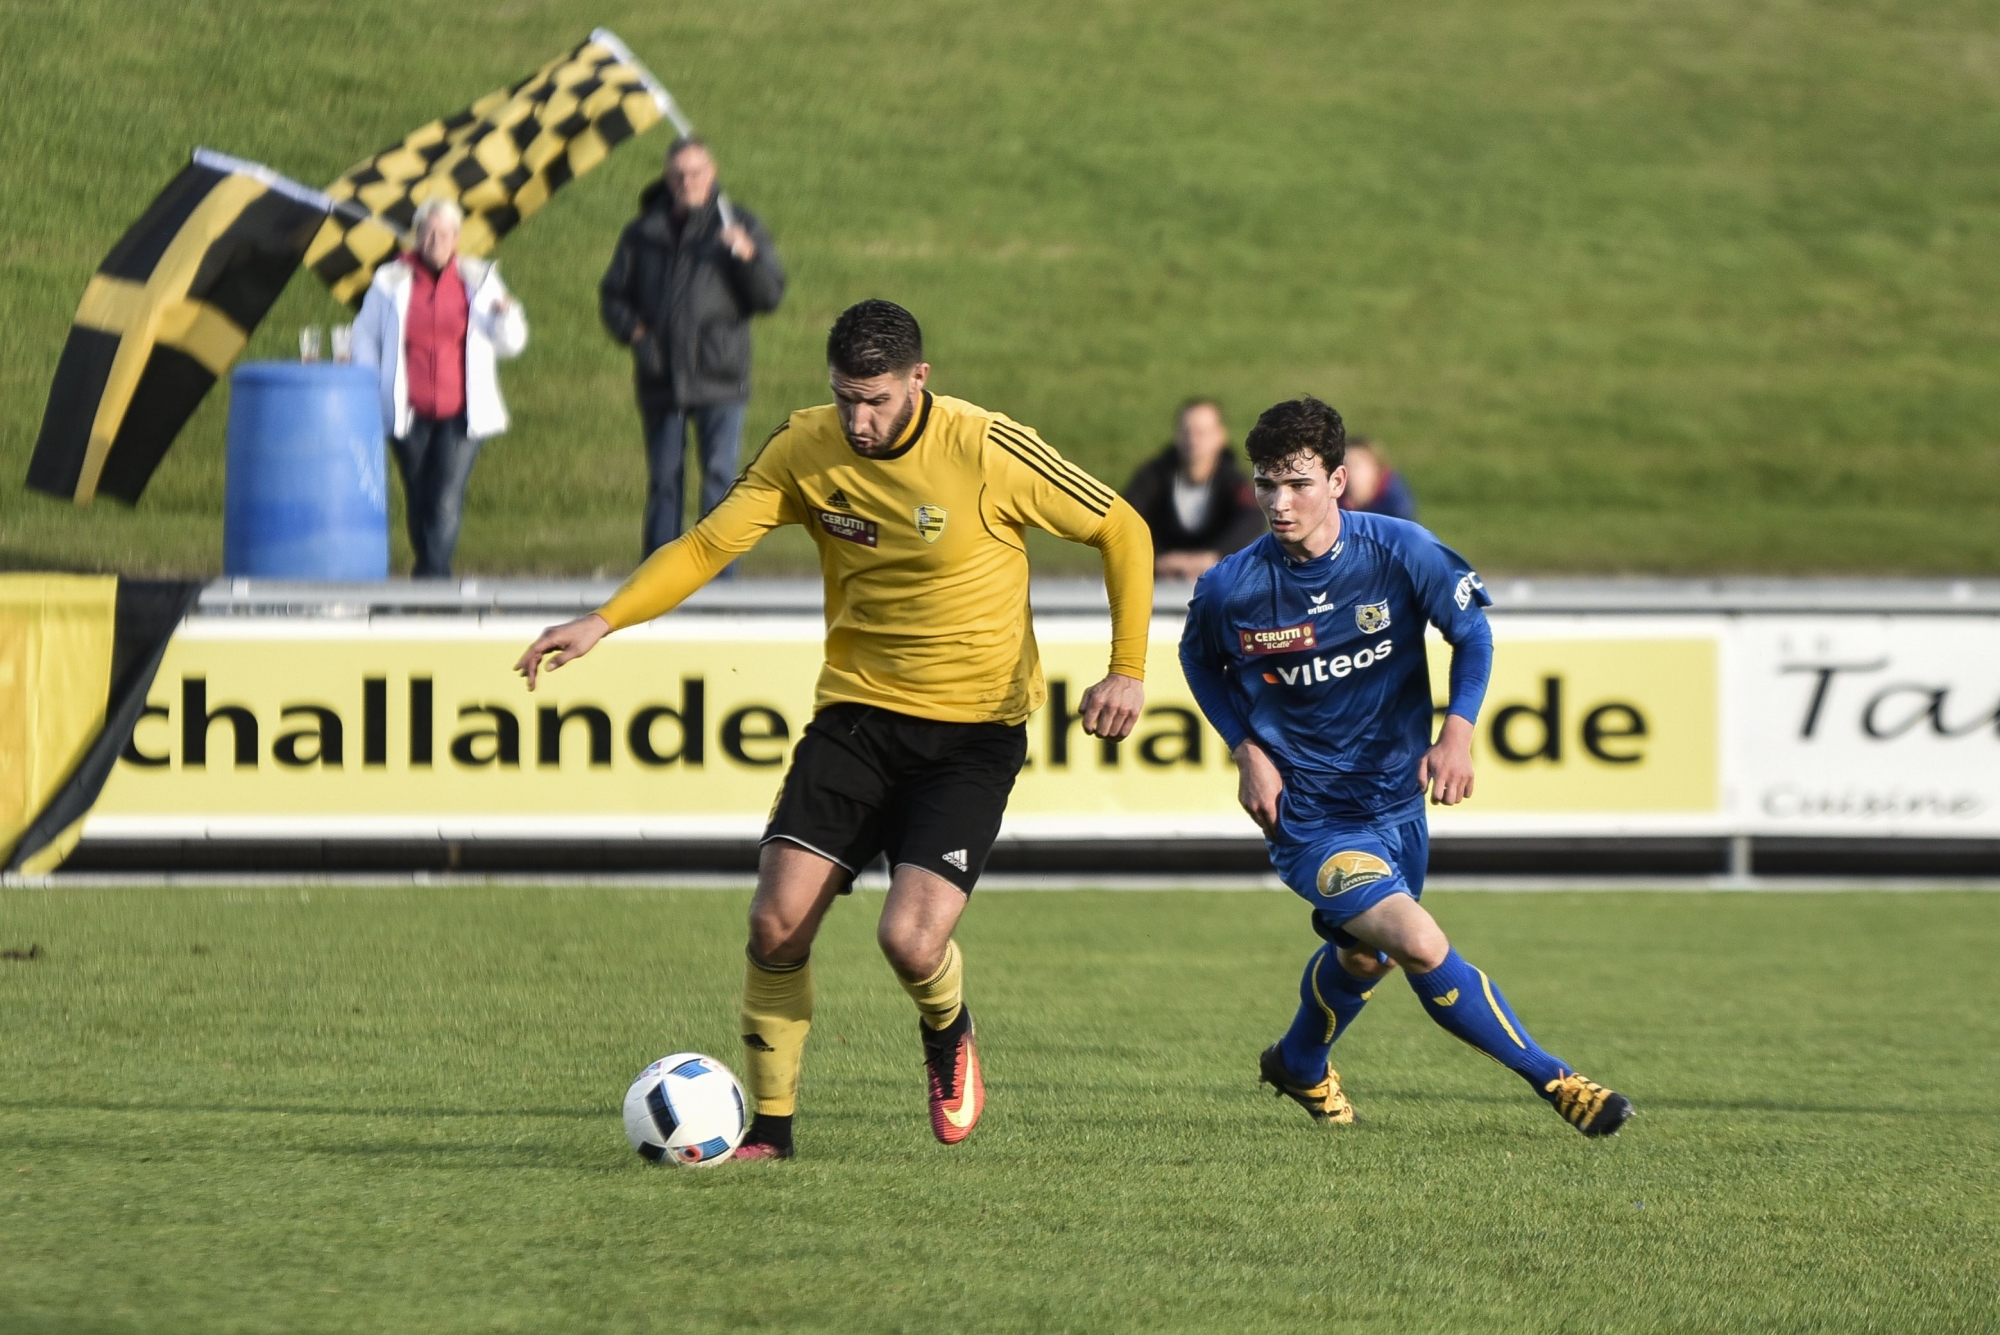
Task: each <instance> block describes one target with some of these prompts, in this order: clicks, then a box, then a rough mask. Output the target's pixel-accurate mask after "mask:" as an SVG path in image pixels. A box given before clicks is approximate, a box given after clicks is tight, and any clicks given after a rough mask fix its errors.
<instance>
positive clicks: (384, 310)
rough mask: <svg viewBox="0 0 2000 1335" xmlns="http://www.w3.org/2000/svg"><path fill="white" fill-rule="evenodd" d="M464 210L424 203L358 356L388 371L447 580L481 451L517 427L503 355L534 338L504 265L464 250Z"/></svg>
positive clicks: (404, 445) (402, 437)
mask: <svg viewBox="0 0 2000 1335" xmlns="http://www.w3.org/2000/svg"><path fill="white" fill-rule="evenodd" d="M464 221H465V218H464V215H463V214H462V213H460V212H459V209H458V206H457V205H456V204H452V203H450V202H449V201H445V200H433V201H431V202H429V203H426V204H424V205H422V206H421V207H420V208H418V209H417V213H416V217H415V219H414V225H415V227H416V233H417V248H416V249H415V250H413V251H410V252H408V253H406V254H404V255H403V256H402V257H401V258H400V259H398V260H396V261H395V262H393V263H390V264H385V265H383V266H382V267H381V268H379V269H377V270H376V271H375V281H374V282H373V283H371V284H369V287H368V295H367V297H366V298H364V299H363V300H362V303H361V314H360V315H358V316H356V317H355V321H354V360H355V362H356V363H358V364H360V365H363V366H373V367H376V368H378V370H379V371H380V385H381V400H382V429H383V432H384V434H385V435H387V436H388V437H389V440H390V447H391V449H392V451H393V452H394V454H395V456H396V466H397V470H398V471H399V472H400V473H401V474H402V475H403V499H404V502H405V510H406V512H407V518H408V521H409V529H410V546H411V548H413V549H414V550H415V552H416V556H417V560H416V569H415V570H414V571H413V572H412V573H414V574H415V575H416V576H417V577H418V578H420V579H421V578H426V577H434V578H439V579H442V578H446V577H448V576H449V575H450V574H451V557H452V552H453V551H454V550H455V549H456V548H457V546H458V529H459V524H460V522H461V521H462V519H463V518H464V514H465V487H466V483H467V482H468V481H470V480H471V477H472V465H473V463H474V462H475V461H476V460H477V459H478V458H479V447H480V445H481V444H483V443H484V442H485V441H486V440H487V438H488V437H491V436H497V435H499V434H500V433H501V432H503V431H505V430H506V429H507V405H506V403H504V402H503V401H502V400H501V398H500V375H499V369H498V365H499V362H500V361H501V359H503V358H507V357H513V356H516V355H518V354H519V353H520V351H521V349H523V348H525V347H527V346H528V317H527V315H526V314H525V313H524V312H523V311H522V309H521V303H520V302H518V301H516V300H514V298H513V297H512V296H510V295H509V294H508V292H507V285H506V284H505V283H502V282H501V281H500V273H499V269H498V267H497V266H496V265H495V264H494V263H493V262H492V261H490V260H476V259H471V258H468V257H465V256H462V255H460V254H459V253H458V231H459V227H460V225H461V224H462V223H463V222H464Z"/></svg>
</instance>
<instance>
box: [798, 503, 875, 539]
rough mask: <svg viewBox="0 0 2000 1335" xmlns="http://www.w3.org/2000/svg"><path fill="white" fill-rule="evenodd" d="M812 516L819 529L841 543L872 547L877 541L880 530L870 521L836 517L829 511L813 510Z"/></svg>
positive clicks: (858, 517)
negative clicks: (816, 519) (817, 521)
mask: <svg viewBox="0 0 2000 1335" xmlns="http://www.w3.org/2000/svg"><path fill="white" fill-rule="evenodd" d="M813 514H814V516H815V517H816V518H818V520H819V526H820V527H821V528H823V529H825V530H826V531H827V532H828V533H829V534H831V535H832V536H833V537H836V538H839V539H840V540H841V541H842V542H852V543H858V544H859V545H861V546H863V547H873V546H875V545H876V543H877V541H878V538H879V535H880V531H881V530H880V528H879V527H878V526H877V524H876V523H875V521H874V520H872V519H863V518H861V516H859V515H837V514H834V513H833V512H832V511H831V510H815V511H813Z"/></svg>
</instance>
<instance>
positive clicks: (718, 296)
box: [597, 137, 785, 555]
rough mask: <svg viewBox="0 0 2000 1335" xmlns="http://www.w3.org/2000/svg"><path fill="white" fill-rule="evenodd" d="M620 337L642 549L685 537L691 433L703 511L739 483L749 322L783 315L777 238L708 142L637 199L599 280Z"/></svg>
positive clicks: (680, 147)
mask: <svg viewBox="0 0 2000 1335" xmlns="http://www.w3.org/2000/svg"><path fill="white" fill-rule="evenodd" d="M597 292H598V309H599V312H600V314H601V315H602V316H603V318H604V327H605V328H606V329H609V330H610V331H611V336H612V337H613V338H616V339H617V340H618V341H619V342H621V343H624V344H627V345H629V346H630V347H631V349H632V370H633V379H634V381H635V383H636V386H637V389H638V395H639V420H640V423H641V425H642V426H643V427H644V428H645V432H646V468H647V471H648V472H649V473H650V474H651V477H652V485H651V487H650V488H649V489H648V491H647V493H646V520H645V531H644V550H645V552H646V554H648V555H650V554H651V553H652V552H653V551H654V550H655V549H656V548H659V547H664V546H665V545H666V544H668V543H670V542H672V541H673V540H674V539H675V538H678V537H679V536H680V535H681V529H682V526H683V525H684V524H685V523H686V515H685V513H684V511H685V505H684V503H683V501H682V498H681V486H682V480H681V479H682V474H683V472H684V471H685V469H684V465H683V459H684V458H685V456H686V452H687V429H688V427H689V426H690V425H692V426H693V427H694V430H695V435H696V437H697V439H698V440H699V441H700V445H701V512H702V513H703V514H707V513H708V512H709V511H710V510H713V509H714V508H715V507H716V504H717V503H718V502H719V501H721V500H722V494H723V493H724V492H726V491H728V490H729V484H730V483H731V482H733V481H735V480H736V456H737V454H738V452H739V451H740V450H741V448H742V442H743V407H744V404H745V403H747V402H748V401H749V398H750V317H751V316H753V315H759V314H762V313H764V312H766V311H774V310H776V309H778V303H779V301H781V300H782V299H783V298H784V295H785V270H784V267H783V266H782V265H781V264H779V262H778V249H777V247H776V246H774V245H772V244H771V237H770V235H769V233H767V232H765V230H764V225H763V224H762V223H760V222H758V221H757V218H756V216H755V215H754V214H752V213H750V212H749V211H748V210H747V209H742V208H739V207H737V206H736V205H735V204H734V203H733V202H731V201H728V200H726V199H724V198H723V194H722V191H721V190H720V189H718V188H717V185H716V179H715V159H714V158H713V157H711V156H710V155H709V151H708V145H707V144H705V143H704V142H702V141H701V140H700V139H697V138H693V137H685V138H681V139H676V140H674V142H673V143H672V144H671V145H669V146H668V148H667V162H666V168H665V170H664V172H663V173H662V176H661V179H660V180H658V181H656V182H654V183H653V184H652V185H650V186H648V187H647V188H646V191H645V193H643V194H641V195H640V196H639V216H638V217H637V218H635V219H633V220H632V221H631V222H630V223H628V224H627V225H626V227H625V231H624V232H623V233H622V234H621V235H620V236H619V238H618V249H617V251H616V252H615V253H613V255H612V257H611V267H610V268H609V269H607V270H605V273H604V278H603V281H601V282H600V283H599V284H598V287H597Z"/></svg>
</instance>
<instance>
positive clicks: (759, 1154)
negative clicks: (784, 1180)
mask: <svg viewBox="0 0 2000 1335" xmlns="http://www.w3.org/2000/svg"><path fill="white" fill-rule="evenodd" d="M731 1157H732V1158H737V1159H789V1158H791V1157H792V1119H791V1118H790V1117H773V1116H771V1115H770V1114H769V1113H758V1114H757V1115H756V1116H755V1117H753V1118H751V1119H750V1129H749V1130H748V1131H745V1132H744V1133H743V1143H742V1144H741V1145H738V1146H737V1147H736V1153H735V1154H734V1155H733V1156H731Z"/></svg>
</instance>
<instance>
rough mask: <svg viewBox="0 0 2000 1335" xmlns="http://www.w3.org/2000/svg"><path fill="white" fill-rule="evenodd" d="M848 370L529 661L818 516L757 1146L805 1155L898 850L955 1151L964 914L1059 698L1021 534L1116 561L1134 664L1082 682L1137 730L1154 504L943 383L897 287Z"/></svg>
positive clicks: (873, 307) (918, 992) (780, 861)
mask: <svg viewBox="0 0 2000 1335" xmlns="http://www.w3.org/2000/svg"><path fill="white" fill-rule="evenodd" d="M827 369H828V377H829V379H830V381H831V384H832V388H833V395H834V402H833V403H831V404H827V405H824V406H822V407H818V408H807V409H805V410H803V411H801V412H796V413H793V414H792V415H791V417H790V419H788V420H787V421H786V423H785V424H784V425H783V426H781V427H779V428H778V430H777V432H776V433H774V434H773V435H772V437H771V438H770V439H769V440H768V441H767V442H765V445H764V448H763V451H762V452H761V453H760V454H759V455H758V456H757V458H756V460H755V461H754V462H752V463H751V465H750V466H749V467H748V468H747V469H745V470H744V471H743V474H742V475H741V476H740V477H739V478H737V480H736V483H735V485H734V486H733V487H732V488H731V489H730V491H729V493H728V494H727V495H726V496H725V497H724V498H723V500H722V501H721V503H720V504H718V505H717V506H716V507H715V509H714V510H713V511H712V512H710V513H709V515H708V516H707V517H706V518H705V519H703V520H702V521H701V523H700V524H698V525H696V526H695V528H694V529H692V530H691V531H690V532H688V533H687V534H686V535H685V536H683V537H681V538H680V539H679V540H678V541H675V542H673V543H671V544H669V545H668V546H666V547H663V548H661V549H660V550H659V551H658V552H656V553H654V555H653V556H652V557H651V558H649V559H648V560H647V561H646V563H645V564H644V565H642V566H640V567H639V569H638V570H637V571H635V572H634V573H633V575H632V577H631V578H630V579H628V580H626V581H625V584H624V585H623V587H621V588H620V589H619V590H618V592H617V593H616V594H615V595H613V597H612V598H611V600H610V601H609V602H607V603H606V604H605V605H604V606H603V607H601V608H599V609H598V610H597V611H596V612H595V613H593V614H592V615H590V616H587V617H583V618H580V619H579V620H576V621H571V622H568V623H566V624H564V625H560V626H554V627H551V628H550V629H549V630H547V631H545V632H544V633H543V634H542V637H541V638H540V639H538V640H536V641H535V643H534V644H533V645H531V646H529V648H528V651H527V653H525V654H524V655H522V657H521V661H520V662H519V664H517V668H518V670H519V671H520V672H521V673H522V675H523V676H525V677H526V678H527V679H528V688H529V689H530V690H533V689H534V685H535V678H536V674H537V672H538V671H540V670H541V668H542V666H543V664H544V660H545V659H546V660H547V666H548V667H549V668H550V669H555V668H559V667H561V666H562V665H563V664H564V663H567V662H569V661H571V660H572V659H575V658H577V657H579V656H581V655H583V654H586V653H588V652H590V649H591V647H592V646H593V645H595V644H596V643H597V642H598V641H599V640H601V639H602V638H603V637H604V636H606V635H608V634H610V633H611V632H612V631H615V630H619V629H622V628H623V627H626V626H632V625H637V624H638V623H640V622H643V621H647V620H650V619H651V618H653V617H657V616H660V615H661V614H663V613H665V612H667V611H668V610H670V609H671V608H673V607H674V606H676V605H677V604H679V603H680V602H681V601H682V600H683V599H684V598H686V597H687V596H688V595H689V594H690V593H692V592H694V590H695V589H697V588H699V587H701V585H702V584H704V583H706V582H707V581H708V580H709V579H711V578H713V577H714V576H715V575H716V574H717V573H718V572H719V571H721V570H722V569H723V568H724V567H725V566H727V565H728V563H729V562H730V561H731V560H733V559H734V558H735V557H737V556H738V555H740V554H742V553H743V552H746V551H748V550H749V549H750V548H751V547H753V546H754V545H756V543H757V541H758V539H760V538H761V537H763V535H764V534H765V533H767V532H769V531H770V530H771V529H773V528H776V527H778V526H779V525H781V524H800V525H803V526H804V527H805V528H806V530H807V532H809V533H810V534H811V535H812V537H813V541H814V543H815V544H816V545H817V546H818V548H819V557H820V567H821V570H822V572H823V573H824V576H825V583H826V661H825V665H824V666H823V667H822V669H821V671H820V676H819V684H818V689H817V692H816V699H815V701H814V714H813V719H812V722H811V723H809V724H808V725H807V726H806V729H805V732H804V734H803V735H802V736H801V737H800V738H799V745H798V749H797V750H796V751H795V752H794V753H793V756H792V764H791V768H790V769H789V770H788V771H787V772H786V774H785V781H784V786H783V788H782V789H781V791H780V792H779V795H778V801H777V804H776V806H775V807H773V809H772V813H771V819H770V823H769V825H768V826H767V827H766V829H765V831H764V838H763V846H762V851H761V853H760V855H759V859H758V869H757V893H756V897H755V898H754V899H753V900H752V901H751V905H750V944H749V951H748V954H749V961H748V965H747V968H746V970H745V977H744V984H743V1045H744V1050H745V1072H746V1074H747V1075H748V1077H749V1085H750V1092H751V1094H752V1096H753V1098H754V1099H755V1102H756V1116H755V1118H754V1119H753V1120H752V1122H751V1125H750V1128H749V1130H748V1132H747V1133H746V1134H745V1137H744V1142H743V1145H742V1147H741V1148H740V1149H738V1150H737V1152H736V1153H737V1157H738V1158H751V1159H757V1158H790V1157H791V1155H792V1145H793V1140H792V1117H793V1113H794V1111H795V1108H796V1104H797V1095H798V1081H799V1065H800V1060H801V1058H802V1056H803V1054H804V1051H805V1040H806V1032H807V1029H808V1028H809V1027H810V1025H811V1022H812V1001H813V991H812V972H811V969H812V966H811V963H810V952H811V949H812V943H813V937H814V935H815V933H816V932H817V931H818V929H819V924H820V920H821V918H822V917H823V916H824V915H825V914H826V911H827V909H828V908H829V907H830V906H831V905H832V903H833V900H834V897H835V896H836V895H839V894H842V893H844V892H846V891H847V890H848V889H850V888H851V886H852V883H853V879H854V876H855V874H856V873H857V872H859V871H860V870H861V869H862V868H863V867H866V866H867V865H868V864H869V863H870V862H872V861H873V860H874V859H875V857H876V856H877V855H878V854H881V855H886V856H887V859H888V862H889V865H890V868H891V877H890V885H889V895H888V899H887V902H886V903H885V904H884V905H883V909H882V919H881V924H880V927H879V929H878V932H877V938H878V940H879V941H880V943H881V946H882V951H883V953H884V954H885V955H886V956H888V959H889V963H890V966H891V967H892V968H893V969H894V970H895V972H896V975H897V977H898V978H899V979H900V980H901V982H902V984H903V987H904V989H905V990H907V991H908V992H909V994H910V996H911V998H912V999H913V1000H914V1001H915V1002H916V1005H917V1010H918V1013H919V1026H918V1027H919V1031H920V1033H921V1035H922V1038H923V1050H924V1061H925V1065H926V1067H927V1069H928V1072H929V1079H930V1115H931V1130H932V1131H933V1133H935V1134H936V1136H937V1138H938V1139H939V1140H940V1141H942V1142H944V1143H945V1144H947V1145H952V1144H957V1143H958V1142H959V1141H962V1140H964V1139H965V1137H966V1136H967V1135H969V1134H970V1133H971V1131H972V1128H973V1125H974V1124H975V1123H976V1122H977V1121H978V1120H979V1115H980V1112H981V1110H982V1108H983V1106H984V1103H985V1086H984V1083H983V1081H982V1078H981V1075H980V1070H979V1054H978V1050H977V1048H976V1047H975V1046H974V1031H973V1024H972V1015H971V1012H969V1011H968V1010H967V1009H966V1008H965V1004H964V1001H963V999H962V992H963V988H962V983H961V979H962V975H963V964H962V955H961V953H960V950H959V947H958V943H957V942H956V941H954V940H953V939H952V931H953V929H954V928H955V927H956V925H957V923H958V919H959V915H960V914H961V913H963V912H964V911H965V905H966V901H967V898H968V897H969V896H970V894H971V892H972V888H973V885H974V884H975V883H976V882H977V881H978V879H979V873H980V871H981V870H982V869H983V867H984V866H985V862H986V856H987V853H988V852H989V851H990V849H991V848H992V845H993V840H994V837H995V836H996V835H997V834H998V833H999V831H1000V819H1001V816H1002V814H1003V813H1004V812H1005V810H1006V805H1007V796H1008V794H1009V793H1010V792H1011V791H1012V789H1013V786H1014V779H1015V777H1016V775H1017V774H1018V773H1019V772H1020V769H1021V764H1022V762H1023V760H1024V759H1025V757H1026V755H1027V731H1026V726H1025V724H1026V720H1027V717H1028V715H1029V714H1030V713H1031V712H1033V711H1034V710H1035V709H1036V708H1038V707H1039V706H1040V705H1041V704H1042V702H1043V698H1044V689H1043V685H1042V675H1041V667H1040V660H1039V657H1038V655H1037V652H1036V648H1035V634H1034V624H1033V620H1032V618H1031V616H1030V614H1029V610H1028V556H1027V549H1026V546H1025V543H1024V542H1023V538H1022V530H1023V529H1025V528H1027V527H1029V526H1033V527H1036V528H1041V529H1045V530H1047V531H1048V532H1050V533H1054V534H1056V535H1057V536H1059V537H1064V538H1068V539H1070V540H1071V541H1074V542H1081V543H1087V544H1089V545H1090V546H1093V547H1096V548H1097V549H1098V550H1099V552H1100V553H1101V554H1102V556H1103V558H1104V582H1105V587H1106V590H1107V591H1108V593H1109V595H1110V601H1111V639H1112V644H1111V664H1110V671H1109V672H1108V673H1107V675H1106V676H1105V678H1104V680H1102V681H1100V682H1098V683H1097V684H1096V685H1094V686H1092V687H1091V688H1090V689H1089V690H1087V691H1085V692H1084V695H1083V701H1082V721H1083V726H1084V728H1085V730H1086V731H1088V732H1089V733H1091V734H1092V735H1093V736H1097V737H1103V738H1110V739H1118V738H1123V737H1125V736H1126V735H1128V734H1129V733H1130V732H1131V731H1132V727H1133V724H1134V723H1135V722H1136V721H1137V720H1138V716H1139V710H1140V708H1141V707H1142V705H1143V704H1144V702H1145V690H1144V687H1143V686H1142V684H1141V683H1142V681H1143V678H1144V675H1145V663H1146V634H1147V622H1148V620H1149V618H1150V616H1151V613H1152V599H1153V576H1152V571H1153V544H1152V539H1151V537H1150V535H1149V534H1148V533H1147V530H1146V525H1145V522H1144V521H1143V520H1141V519H1140V517H1139V515H1138V514H1137V512H1136V511H1134V510H1133V509H1132V508H1131V507H1130V506H1129V505H1127V504H1126V503H1125V502H1124V500H1122V499H1121V498H1120V497H1119V496H1118V494H1117V493H1116V492H1114V491H1112V490H1111V489H1110V488H1109V487H1107V486H1105V485H1104V484H1103V483H1101V482H1099V481H1098V480H1097V479H1095V478H1093V477H1091V476H1090V475H1089V474H1088V473H1085V472H1084V471H1083V470H1082V469H1080V468H1078V467H1076V466H1075V465H1074V464H1071V463H1070V462H1068V461H1067V460H1065V459H1064V458H1062V456H1060V455H1059V454H1057V453H1056V452H1055V451H1054V450H1053V449H1051V448H1050V447H1049V446H1048V445H1047V444H1045V443H1044V442H1043V441H1042V440H1041V438H1040V437H1039V436H1037V435H1036V434H1035V433H1034V432H1033V431H1032V430H1030V429H1028V428H1027V427H1024V426H1022V425H1020V424H1019V423H1017V422H1014V421H1011V420H1010V419H1008V418H1007V417H1005V416H1003V415H1001V414H999V413H993V412H988V411H987V410H986V409H984V408H979V407H976V406H974V405H973V404H970V403H966V402H964V401H963V400H960V399H953V398H947V397H943V396H940V395H934V394H932V393H931V391H930V390H929V389H928V388H927V383H928V381H929V378H930V369H931V368H930V366H929V365H928V364H927V363H926V362H925V361H924V357H923V335H922V331H921V330H920V329H919V328H918V326H917V322H916V320H915V319H914V318H913V317H912V316H911V315H910V313H909V312H908V311H906V310H904V309H903V308H902V307H900V306H898V305H896V304H894V303H893V302H888V301H864V302H861V303H860V304H859V305H856V306H852V307H849V308H848V309H847V310H846V311H845V312H843V313H842V314H841V316H840V318H839V319H838V320H837V321H835V322H834V326H833V330H832V332H831V333H830V334H829V335H828V337H827ZM551 655H553V657H551Z"/></svg>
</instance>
